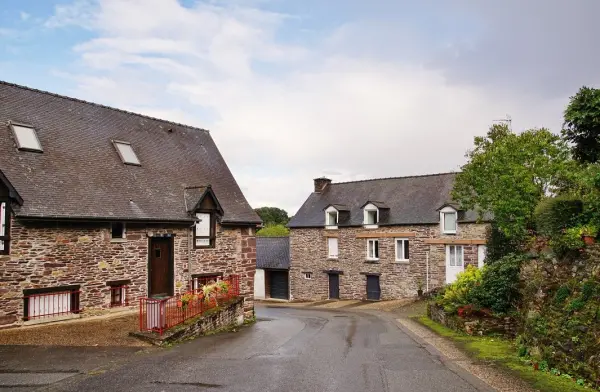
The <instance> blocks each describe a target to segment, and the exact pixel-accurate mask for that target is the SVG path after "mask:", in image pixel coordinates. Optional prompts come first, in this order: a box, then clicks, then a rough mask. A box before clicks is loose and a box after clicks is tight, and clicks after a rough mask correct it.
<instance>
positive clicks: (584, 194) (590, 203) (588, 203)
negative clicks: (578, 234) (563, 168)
mask: <svg viewBox="0 0 600 392" xmlns="http://www.w3.org/2000/svg"><path fill="white" fill-rule="evenodd" d="M569 192H572V193H575V194H577V195H579V196H580V197H581V199H582V200H583V215H584V220H583V221H584V222H589V223H591V224H592V225H594V226H595V227H599V226H600V163H596V164H590V165H586V166H582V167H579V168H578V170H575V171H573V174H572V183H571V185H570V188H569Z"/></svg>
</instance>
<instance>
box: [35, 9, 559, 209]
mask: <svg viewBox="0 0 600 392" xmlns="http://www.w3.org/2000/svg"><path fill="white" fill-rule="evenodd" d="M218 4H220V5H217V3H216V2H215V3H212V4H207V3H196V4H195V5H194V6H192V7H191V8H186V7H183V6H182V5H180V4H179V3H178V2H177V1H175V0H143V1H142V0H129V1H122V0H100V1H98V2H97V3H89V2H83V1H77V2H75V3H73V4H71V5H64V6H58V7H56V13H55V15H54V16H53V17H52V18H50V19H49V20H48V22H47V23H46V25H47V26H49V27H61V26H67V25H80V26H82V25H83V26H84V27H86V28H89V29H91V30H93V31H94V33H95V34H96V37H95V38H93V39H90V40H88V41H86V42H81V43H79V44H78V45H77V46H76V47H75V48H74V50H75V52H76V53H78V54H79V55H80V56H81V61H82V64H83V66H82V67H81V68H80V69H79V73H78V74H76V75H74V76H69V77H70V78H73V80H75V81H76V82H77V90H76V91H75V92H74V93H75V94H76V95H79V96H83V97H84V98H87V99H93V100H95V101H100V102H102V103H107V104H111V105H117V106H119V107H123V108H125V109H132V110H138V111H142V112H144V113H147V114H151V115H155V116H159V117H165V118H167V119H171V120H175V121H183V122H188V123H192V125H196V126H200V127H203V128H209V129H211V134H212V135H213V137H214V138H215V140H216V142H217V145H218V146H219V148H220V150H221V152H222V153H223V155H224V156H225V159H226V160H227V162H228V164H229V166H230V168H231V169H232V171H233V173H234V175H235V176H236V178H237V180H238V183H239V184H240V186H241V187H242V189H243V190H244V193H245V195H246V196H247V197H248V199H249V201H250V203H251V204H252V205H253V206H255V207H258V206H261V205H265V204H269V205H275V206H280V207H283V208H286V209H288V211H289V213H290V214H294V213H295V212H296V209H297V208H298V207H299V206H300V205H301V203H302V202H303V201H304V199H305V198H306V197H307V196H308V194H309V193H310V192H311V191H312V179H313V178H315V177H318V176H320V175H322V174H328V175H330V176H332V177H333V178H334V180H350V179H359V178H365V177H385V176H398V175H407V174H418V173H431V172H438V171H450V170H456V169H458V167H459V165H460V164H461V163H462V162H463V159H464V158H463V155H464V152H465V150H466V149H467V148H469V147H470V146H471V144H472V138H473V136H474V135H475V134H479V135H481V134H483V133H485V132H486V130H487V127H488V126H489V124H490V123H491V120H492V119H495V118H501V117H503V116H504V115H505V114H506V113H509V114H511V115H512V117H513V118H514V127H515V129H522V128H526V127H533V126H542V125H548V126H554V127H557V126H558V125H559V124H560V113H561V110H562V106H563V105H564V101H563V100H560V99H553V100H544V99H539V97H535V98H534V97H533V96H529V95H527V94H523V93H522V92H519V93H515V92H513V91H511V90H510V89H504V88H502V87H501V86H500V87H498V88H497V89H489V88H486V89H484V88H483V87H479V86H476V85H467V84H461V85H459V84H452V85H450V84H448V81H447V79H446V78H445V74H444V71H443V70H442V69H433V68H425V67H423V65H422V62H421V61H420V59H419V58H418V56H420V55H422V52H423V51H424V49H423V48H419V47H418V45H415V42H414V40H410V39H406V37H399V39H398V42H397V45H400V46H402V45H405V46H404V47H405V48H407V53H410V54H411V56H408V55H407V56H406V57H405V58H400V57H394V58H387V57H386V56H384V55H382V56H376V55H369V56H362V55H361V52H360V50H358V49H357V48H359V45H358V44H360V45H363V46H364V45H368V43H369V42H376V41H377V40H378V39H384V38H385V39H388V42H390V37H389V36H388V35H389V34H390V31H387V30H386V31H385V34H384V35H385V37H383V36H377V34H376V33H373V32H371V33H370V35H369V38H368V39H365V41H364V42H357V40H356V39H355V38H356V37H358V36H359V35H360V31H361V29H364V26H365V25H364V24H360V23H358V24H347V25H344V26H341V27H340V28H339V29H337V30H336V31H333V32H331V34H330V35H329V36H326V37H323V40H322V42H320V43H318V44H317V45H313V46H300V45H298V44H288V43H283V42H282V41H281V40H280V39H278V33H279V32H280V31H281V30H282V29H285V28H286V26H287V25H286V23H288V21H290V20H293V17H292V16H290V15H284V14H278V13H274V12H267V11H263V10H261V9H258V8H249V7H248V6H242V5H240V3H239V2H226V3H222V2H221V3H218ZM134 16H135V17H134ZM400 38H402V39H400ZM354 43H357V45H353V44H354ZM396 49H398V48H396ZM408 49H410V50H408ZM378 50H381V49H378ZM545 121H548V122H546V123H544V122H545Z"/></svg>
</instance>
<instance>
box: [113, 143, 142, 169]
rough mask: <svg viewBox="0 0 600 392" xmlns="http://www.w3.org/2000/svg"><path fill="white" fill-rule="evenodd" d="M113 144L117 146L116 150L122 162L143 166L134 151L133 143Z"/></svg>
mask: <svg viewBox="0 0 600 392" xmlns="http://www.w3.org/2000/svg"><path fill="white" fill-rule="evenodd" d="M113 143H114V145H115V148H116V149H117V153H118V154H119V157H121V160H122V161H123V163H124V164H126V165H135V166H141V164H140V160H139V159H138V157H137V155H136V154H135V151H133V147H131V143H128V142H122V141H117V140H114V141H113Z"/></svg>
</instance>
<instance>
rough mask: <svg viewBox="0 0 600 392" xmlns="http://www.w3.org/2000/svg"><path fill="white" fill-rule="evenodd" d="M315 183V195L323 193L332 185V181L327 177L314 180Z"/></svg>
mask: <svg viewBox="0 0 600 392" xmlns="http://www.w3.org/2000/svg"><path fill="white" fill-rule="evenodd" d="M314 182H315V193H321V192H323V191H324V190H325V188H326V187H327V185H329V184H331V180H330V179H329V178H325V177H319V178H315V179H314Z"/></svg>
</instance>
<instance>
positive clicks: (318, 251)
mask: <svg viewBox="0 0 600 392" xmlns="http://www.w3.org/2000/svg"><path fill="white" fill-rule="evenodd" d="M486 227H487V225H486V224H459V230H458V233H457V234H456V235H441V234H440V227H439V225H437V224H436V225H421V226H385V227H379V228H377V229H369V230H367V229H364V228H362V227H347V228H340V229H338V230H329V229H327V230H326V229H324V228H305V229H298V228H293V229H291V230H290V290H291V293H292V300H323V299H327V298H328V296H329V291H328V290H329V281H328V275H327V273H325V272H323V271H327V270H337V271H343V274H342V275H340V298H342V299H364V298H366V280H367V278H366V275H365V274H368V273H374V274H380V278H379V279H380V286H381V299H394V298H405V297H411V296H414V295H416V294H417V288H418V282H419V281H422V282H423V289H424V290H425V288H426V265H427V261H426V253H427V252H429V289H433V288H435V287H439V286H442V285H444V284H445V282H446V248H445V245H444V244H427V243H425V240H427V239H448V240H450V239H480V240H481V239H485V232H486ZM397 232H402V233H407V232H408V233H414V234H415V236H414V237H409V254H410V261H409V262H408V263H406V262H396V260H395V258H396V256H395V249H394V247H395V240H394V238H384V237H382V238H379V262H377V263H373V262H369V261H367V260H366V252H367V251H366V249H367V238H357V234H364V233H368V234H374V233H397ZM332 234H337V235H338V252H339V256H338V258H337V259H329V258H328V252H327V237H326V236H327V235H332ZM464 257H465V265H468V264H473V265H475V266H476V265H477V245H464ZM304 272H312V275H313V278H312V279H310V280H308V279H305V278H304Z"/></svg>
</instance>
